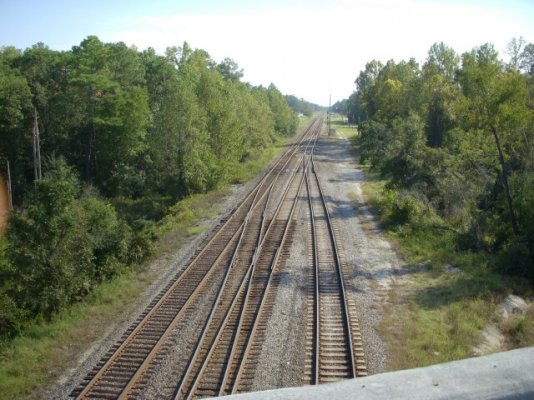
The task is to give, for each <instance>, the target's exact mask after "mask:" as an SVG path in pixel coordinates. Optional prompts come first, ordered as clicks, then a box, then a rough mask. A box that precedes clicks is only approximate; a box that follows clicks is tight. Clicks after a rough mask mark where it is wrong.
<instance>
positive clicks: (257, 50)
mask: <svg viewBox="0 0 534 400" xmlns="http://www.w3.org/2000/svg"><path fill="white" fill-rule="evenodd" d="M89 35H96V36H98V37H99V38H100V40H102V41H104V42H118V41H123V42H125V43H126V44H128V45H135V46H136V47H137V48H138V49H139V50H143V49H146V48H147V47H153V48H155V49H156V51H157V52H158V53H161V54H163V52H164V51H165V48H166V47H168V46H181V45H182V43H183V42H184V41H187V42H188V43H189V44H190V45H191V46H192V47H193V48H200V49H203V50H206V51H207V52H208V53H209V54H210V55H211V57H212V58H213V59H215V60H216V61H221V60H222V59H224V58H225V57H230V58H232V59H234V60H235V61H236V62H237V63H238V64H239V66H240V67H241V68H243V69H244V72H245V75H244V78H243V80H244V81H248V82H250V83H252V84H254V85H259V84H262V85H264V86H266V85H268V84H269V83H271V82H273V83H274V84H275V85H276V86H277V87H278V88H279V89H280V90H281V91H282V92H283V93H284V94H293V95H296V96H297V97H303V98H304V99H306V100H309V101H312V102H314V103H317V104H321V105H328V101H329V94H331V95H332V103H334V102H335V101H337V100H341V99H343V98H346V97H348V96H349V95H350V94H351V93H352V91H353V90H354V89H355V85H354V80H355V79H356V77H357V76H358V73H359V71H360V70H362V69H363V68H364V67H365V63H366V62H368V61H370V60H372V59H378V60H380V61H382V62H386V61H387V60H389V59H393V60H395V61H397V62H398V61H401V60H408V59H409V58H410V57H414V58H415V59H416V60H417V61H419V62H424V60H425V58H426V54H427V52H428V49H429V48H430V46H431V45H432V44H433V43H436V42H440V41H443V42H445V43H446V44H448V45H449V46H451V47H453V48H454V49H455V50H456V51H457V52H459V53H462V52H464V51H468V50H471V49H472V48H473V47H475V46H479V45H482V44H484V43H487V42H491V43H493V44H494V45H495V48H496V49H497V50H498V51H499V53H500V54H501V57H502V58H503V59H507V56H506V54H505V48H506V44H507V43H508V42H509V41H510V40H511V39H512V38H513V37H520V36H522V37H524V38H525V40H526V41H527V42H534V0H504V1H497V0H450V1H438V0H433V1H423V0H375V1H371V0H352V1H350V0H307V1H304V0H260V1H254V0H219V1H216V0H189V1H183V0H146V1H141V0H129V1H128V0H115V1H114V0H89V1H76V0H47V1H45V0H39V1H38V0H33V1H32V0H0V46H8V45H13V46H15V47H17V48H20V49H24V48H26V47H31V46H32V45H34V44H35V43H37V42H44V43H45V44H47V45H48V46H49V47H50V48H52V49H54V50H68V49H70V48H71V47H72V46H75V45H78V44H79V43H80V42H81V41H82V40H83V39H84V38H85V37H87V36H89Z"/></svg>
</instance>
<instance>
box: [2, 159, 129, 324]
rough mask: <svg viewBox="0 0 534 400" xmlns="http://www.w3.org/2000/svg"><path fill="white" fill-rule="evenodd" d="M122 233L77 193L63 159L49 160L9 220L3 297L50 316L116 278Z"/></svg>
mask: <svg viewBox="0 0 534 400" xmlns="http://www.w3.org/2000/svg"><path fill="white" fill-rule="evenodd" d="M128 232H129V229H128V227H127V226H125V224H124V223H121V222H120V221H119V220H118V218H117V215H116V213H115V210H114V209H113V207H112V206H111V205H110V204H108V203H105V202H104V201H102V200H100V199H99V198H98V197H96V196H95V195H94V194H93V193H91V191H90V190H82V188H81V186H80V183H79V181H78V180H77V178H76V176H75V175H74V173H73V172H72V170H71V169H70V168H69V167H68V166H67V165H66V164H65V162H64V161H63V160H61V159H53V160H51V161H50V162H49V165H48V166H47V175H46V176H45V178H43V179H41V180H39V181H37V182H36V186H35V192H34V194H33V196H32V198H31V199H30V200H29V201H28V205H27V206H26V207H25V209H24V210H22V211H19V212H17V213H15V214H14V215H13V216H12V218H11V221H10V225H9V230H8V232H7V237H6V240H7V243H8V246H7V248H6V258H7V262H8V271H7V272H6V273H7V276H8V277H10V278H11V282H12V283H11V285H10V286H9V287H8V288H7V293H8V295H9V296H10V297H11V298H13V299H14V301H15V302H16V304H17V306H18V307H19V308H20V309H22V310H27V311H28V312H29V313H30V314H31V315H37V314H44V315H45V316H50V315H51V314H52V313H54V312H56V311H58V310H59V309H60V308H61V307H63V306H65V305H67V304H70V303H72V302H73V301H76V300H79V299H80V298H82V297H83V296H85V295H87V293H88V292H89V291H90V290H91V288H92V287H93V286H94V284H96V283H97V282H100V281H102V280H103V279H106V278H109V277H110V276H112V275H114V274H115V273H117V271H118V269H117V265H118V264H120V263H123V262H124V261H126V257H127V253H128V240H129V233H128Z"/></svg>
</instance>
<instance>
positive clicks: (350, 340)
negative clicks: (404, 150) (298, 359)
mask: <svg viewBox="0 0 534 400" xmlns="http://www.w3.org/2000/svg"><path fill="white" fill-rule="evenodd" d="M305 175H306V189H307V203H308V210H309V211H308V215H309V227H310V230H309V232H310V240H309V243H310V246H309V255H310V260H309V265H310V268H309V273H308V306H307V315H308V318H307V341H306V350H307V360H306V378H307V382H308V383H309V384H319V383H326V382H334V381H338V380H341V379H347V378H355V377H358V376H365V375H367V368H366V364H365V358H364V352H363V345H362V341H361V334H360V331H359V324H358V319H357V317H356V315H355V304H354V300H353V299H352V298H351V296H350V294H349V293H348V292H347V290H346V283H345V282H346V279H347V278H346V271H345V269H346V267H345V265H344V263H342V255H341V254H340V249H339V248H338V246H337V242H336V233H335V231H336V230H335V228H334V224H333V221H332V219H331V218H330V212H329V209H328V204H327V202H326V199H325V196H324V194H323V190H322V187H321V182H320V179H319V176H318V174H317V170H316V165H315V161H314V156H313V151H312V153H311V155H310V168H308V169H307V170H306V174H305Z"/></svg>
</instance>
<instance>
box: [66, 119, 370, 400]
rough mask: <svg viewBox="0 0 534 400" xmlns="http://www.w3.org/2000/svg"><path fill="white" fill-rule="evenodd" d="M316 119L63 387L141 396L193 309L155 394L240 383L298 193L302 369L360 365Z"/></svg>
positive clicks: (220, 389) (329, 370)
mask: <svg viewBox="0 0 534 400" xmlns="http://www.w3.org/2000/svg"><path fill="white" fill-rule="evenodd" d="M322 126H323V118H322V117H321V118H318V119H316V120H315V121H314V122H313V123H312V124H311V125H310V126H309V127H308V129H307V130H306V131H305V132H304V133H303V135H302V136H301V138H300V139H299V141H298V142H297V143H295V144H294V145H293V146H291V147H290V148H289V149H288V150H287V151H286V153H285V154H284V155H283V156H282V157H280V159H279V160H278V161H277V162H276V163H275V164H274V165H273V166H272V167H271V168H270V169H269V170H268V171H267V172H266V174H265V175H264V176H263V178H262V179H261V180H260V181H259V183H258V184H257V185H256V187H255V188H254V189H253V190H252V191H251V192H250V193H249V195H248V196H247V197H246V198H245V200H244V201H243V202H242V203H241V204H240V205H239V206H238V207H237V208H236V209H235V210H234V212H233V213H232V214H231V215H230V217H229V218H228V219H227V220H226V221H225V222H224V223H223V224H222V225H221V226H220V227H219V228H218V229H217V230H216V231H215V233H213V234H212V236H211V238H210V239H209V240H208V241H207V243H206V244H205V245H204V247H203V248H202V249H201V250H199V251H198V252H197V254H196V255H195V256H194V257H193V258H192V259H191V260H190V262H189V263H188V265H187V267H186V268H185V269H184V270H183V271H182V272H181V273H180V274H177V276H176V277H175V278H174V279H173V280H172V282H170V283H169V284H168V285H167V287H166V288H165V290H163V291H162V292H161V293H160V294H159V295H158V296H157V297H156V298H155V299H154V300H153V301H152V303H151V304H150V305H149V307H148V308H147V309H146V310H145V311H144V312H143V314H142V315H140V316H139V318H138V319H137V320H136V322H135V323H134V324H133V325H132V326H131V327H130V328H129V329H128V330H127V331H126V332H125V333H124V335H123V336H122V338H121V340H120V342H119V343H116V344H115V345H114V346H113V347H112V348H111V349H110V350H109V351H108V353H107V354H106V355H105V357H104V358H103V359H102V360H101V361H100V362H99V364H97V365H96V366H95V367H94V369H93V370H92V371H91V373H89V375H88V376H87V377H86V378H85V380H84V381H83V382H82V383H81V384H80V386H79V387H78V388H77V389H75V390H74V391H73V392H72V394H71V395H72V396H75V397H76V398H79V399H82V398H102V399H117V398H119V399H120V398H122V399H126V398H142V397H143V388H144V386H145V385H146V383H147V382H148V381H150V379H151V376H152V375H153V374H154V371H155V370H157V367H158V364H159V363H160V362H161V361H162V360H163V359H164V358H165V356H166V353H167V352H168V351H170V349H171V340H170V338H171V337H172V336H173V335H175V333H176V332H179V331H180V329H183V327H184V326H186V325H187V324H188V321H189V319H190V318H191V316H192V315H196V316H200V318H201V319H202V320H203V321H204V322H203V323H202V329H199V331H198V335H197V338H196V339H195V340H194V343H192V344H191V346H189V347H188V348H189V353H186V354H184V356H183V358H184V361H185V360H186V362H184V363H183V365H180V366H177V367H176V371H174V373H175V376H176V386H175V387H174V388H167V389H166V392H165V396H164V397H169V398H176V399H182V398H198V397H206V396H214V395H224V394H229V393H237V392H243V391H246V390H248V389H249V387H250V383H251V381H252V379H253V377H254V370H255V365H256V364H257V362H258V357H257V356H258V355H259V352H260V350H261V345H262V341H263V337H264V333H265V326H266V324H267V322H268V320H269V316H270V313H271V311H272V305H273V301H274V300H273V299H274V293H275V292H276V288H275V287H276V285H275V284H273V281H274V279H273V276H275V274H274V273H273V272H274V271H276V270H277V269H279V268H281V267H282V266H283V263H284V261H285V259H286V258H287V255H288V252H289V248H290V245H291V242H292V239H293V231H294V227H295V224H294V214H295V210H296V208H297V207H299V206H301V205H302V204H303V202H307V207H308V208H309V216H310V227H311V230H310V236H311V237H312V239H313V240H312V242H313V246H312V257H311V258H312V262H311V263H310V265H311V267H313V268H314V269H313V271H315V272H313V273H310V279H309V282H310V288H311V287H312V286H313V287H314V288H315V289H316V290H315V291H314V290H309V294H310V297H309V301H308V318H309V320H310V321H311V322H309V323H308V330H307V332H308V343H307V344H308V345H307V350H308V351H307V354H308V359H309V362H308V368H307V371H306V374H307V375H306V374H305V375H306V376H307V379H308V382H309V383H312V384H315V383H320V382H327V381H332V380H337V379H342V378H347V377H356V376H359V375H364V374H365V362H364V361H363V351H362V346H361V341H360V339H359V333H358V330H357V328H358V327H357V319H356V317H355V316H354V311H353V310H354V304H352V302H351V300H350V298H348V297H347V296H346V294H345V292H344V276H343V274H344V272H343V266H342V263H341V261H340V257H339V255H338V253H337V246H336V243H335V233H334V229H333V226H332V222H331V220H330V217H329V213H328V207H327V204H326V201H325V198H324V196H323V194H322V190H321V186H320V181H319V178H318V176H317V174H316V173H315V169H316V168H315V164H314V160H313V151H314V147H315V144H316V141H317V138H318V136H319V134H320V132H321V130H322ZM201 304H204V305H207V306H206V307H200V306H199V305H201ZM204 309H205V310H206V311H203V310H204ZM200 314H202V315H200ZM312 360H313V361H312Z"/></svg>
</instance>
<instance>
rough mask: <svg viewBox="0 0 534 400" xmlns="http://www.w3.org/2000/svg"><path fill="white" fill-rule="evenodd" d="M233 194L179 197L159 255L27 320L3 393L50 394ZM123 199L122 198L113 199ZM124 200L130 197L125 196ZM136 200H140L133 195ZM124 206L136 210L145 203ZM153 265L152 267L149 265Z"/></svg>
mask: <svg viewBox="0 0 534 400" xmlns="http://www.w3.org/2000/svg"><path fill="white" fill-rule="evenodd" d="M311 119H312V118H311V117H304V118H300V119H299V127H298V129H297V130H298V131H301V130H302V129H304V127H305V126H306V125H307V124H309V122H310V121H311ZM290 140H291V138H289V137H281V138H279V139H277V140H276V143H275V144H274V145H272V146H269V147H267V148H266V149H265V150H264V151H263V152H262V153H261V154H259V155H258V157H255V158H250V159H248V160H246V161H245V162H243V163H241V164H240V167H239V169H236V173H235V176H234V177H232V179H230V181H231V182H245V181H247V180H249V179H250V178H252V177H254V176H255V175H257V174H258V173H259V172H260V171H261V170H262V169H263V168H264V167H265V166H266V165H267V163H268V162H269V161H270V160H272V158H273V157H275V156H276V155H277V154H278V153H280V152H282V151H283V150H284V149H285V147H286V145H287V144H288V143H289V142H290ZM227 194H228V186H227V185H220V187H219V188H217V189H215V190H211V191H209V192H207V193H199V194H192V195H189V196H187V197H186V198H184V199H182V200H179V201H178V202H176V203H175V204H174V205H173V206H172V207H170V209H169V210H167V212H166V215H165V217H164V218H163V219H161V220H159V221H157V222H156V223H155V224H153V225H152V226H151V231H152V233H153V238H155V240H154V241H151V242H150V243H151V247H153V249H154V251H153V253H154V255H153V256H152V257H149V258H148V259H145V260H144V261H143V262H140V263H134V264H133V265H131V266H130V267H128V268H121V269H120V271H118V272H117V273H116V274H115V275H114V276H113V277H112V278H110V279H109V280H107V281H104V282H103V283H101V284H100V285H98V286H97V287H95V289H94V290H93V291H91V292H90V293H89V294H88V295H87V296H86V297H84V299H83V300H82V301H80V302H77V303H75V304H73V305H70V306H67V307H64V308H63V309H62V310H60V311H58V312H56V313H54V315H53V316H51V317H50V318H43V317H39V318H36V319H33V320H32V321H31V322H27V323H25V324H24V326H22V327H21V329H20V331H19V333H18V334H17V335H16V336H15V337H13V338H11V339H9V338H6V339H4V340H3V341H0V399H6V400H7V399H13V398H17V399H23V398H34V397H47V396H48V395H50V393H47V392H46V391H47V390H49V389H54V384H55V382H57V381H58V379H60V378H64V377H65V374H66V373H68V370H69V369H71V368H75V367H76V366H77V363H78V360H79V359H80V357H81V356H82V353H85V352H86V351H87V349H89V348H90V346H91V345H92V344H93V343H94V342H95V341H97V340H98V339H100V338H101V337H102V336H103V335H104V334H106V332H107V331H108V329H109V326H110V325H113V324H117V323H120V322H121V321H123V320H124V318H127V316H128V315H129V310H131V307H132V304H133V302H132V299H134V298H136V297H137V296H139V295H140V294H142V292H143V291H145V290H146V288H147V287H149V285H151V284H152V283H153V282H154V280H155V279H157V278H158V276H159V274H160V273H161V271H162V268H164V265H165V263H166V262H167V260H168V259H169V258H168V257H169V256H172V254H174V253H175V252H176V251H177V250H178V249H179V248H181V247H182V246H183V245H184V244H185V243H187V242H188V241H189V240H191V239H192V238H193V237H194V236H195V235H197V234H199V233H200V232H202V231H204V230H205V229H207V228H208V227H209V226H208V225H207V224H206V223H205V222H204V221H205V220H206V219H207V218H210V217H213V216H214V215H215V214H216V213H217V211H218V205H219V204H220V203H221V202H222V201H223V200H224V197H225V196H226V195H227ZM113 201H115V202H119V200H117V199H113ZM120 202H122V203H125V202H126V201H125V200H124V199H121V200H120ZM130 203H134V201H133V200H130ZM121 206H122V207H125V206H124V205H118V206H117V208H120V207H121ZM130 206H131V209H130V210H129V211H128V213H126V211H123V212H121V213H122V214H123V215H126V214H128V215H130V216H134V215H135V210H136V209H138V208H139V207H141V206H140V205H139V204H136V205H131V204H130ZM147 265H150V268H147Z"/></svg>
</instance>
